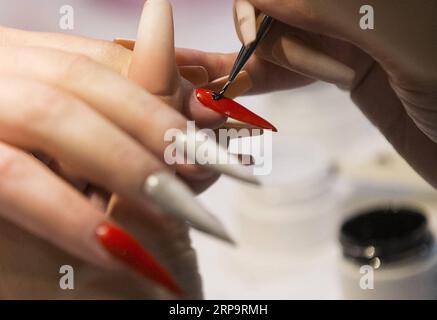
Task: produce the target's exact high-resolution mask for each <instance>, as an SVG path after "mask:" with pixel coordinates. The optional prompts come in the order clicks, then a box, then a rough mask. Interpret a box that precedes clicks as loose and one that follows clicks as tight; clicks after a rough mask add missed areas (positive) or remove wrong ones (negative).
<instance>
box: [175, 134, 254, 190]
mask: <svg viewBox="0 0 437 320" xmlns="http://www.w3.org/2000/svg"><path fill="white" fill-rule="evenodd" d="M175 147H176V149H177V152H178V154H179V155H181V156H185V157H187V159H188V161H189V162H190V163H192V164H194V163H195V164H198V165H201V166H202V167H205V168H207V169H210V170H213V171H215V172H217V173H221V174H224V175H227V176H229V177H232V178H235V179H238V180H241V181H244V182H248V183H251V184H255V185H260V182H259V180H258V179H257V178H256V177H255V176H254V175H253V173H252V170H251V169H250V168H248V167H246V166H243V165H242V164H241V163H240V161H239V160H238V157H237V156H235V155H233V154H231V153H230V152H229V151H228V150H227V149H226V148H225V147H223V146H222V145H220V144H218V143H217V142H216V140H215V139H212V138H211V137H209V136H208V135H207V134H206V133H203V132H201V131H199V130H194V129H193V130H188V131H182V132H181V133H180V134H179V135H177V136H176V139H175ZM206 150H207V152H206V153H207V154H208V155H215V157H214V159H211V160H214V161H208V160H209V159H203V158H201V156H202V155H203V154H204V153H205V151H206Z"/></svg>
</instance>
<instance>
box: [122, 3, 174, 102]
mask: <svg viewBox="0 0 437 320" xmlns="http://www.w3.org/2000/svg"><path fill="white" fill-rule="evenodd" d="M145 70H147V72H145ZM129 78H130V79H132V80H133V81H135V82H137V83H138V84H140V85H141V86H142V87H143V88H146V89H147V90H148V91H149V92H150V93H152V94H155V95H158V96H161V97H170V96H172V95H174V94H175V93H176V90H178V89H179V74H178V70H177V67H176V60H175V53H174V32H173V14H172V8H171V5H170V3H169V2H168V1H167V0H149V1H146V3H145V4H144V9H143V13H142V17H141V20H140V25H139V28H138V41H137V43H136V44H135V47H134V53H133V57H132V61H131V65H130V68H129Z"/></svg>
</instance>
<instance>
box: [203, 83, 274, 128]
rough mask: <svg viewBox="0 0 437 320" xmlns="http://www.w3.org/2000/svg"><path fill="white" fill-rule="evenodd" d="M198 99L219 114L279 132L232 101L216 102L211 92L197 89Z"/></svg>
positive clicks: (224, 99) (227, 99)
mask: <svg viewBox="0 0 437 320" xmlns="http://www.w3.org/2000/svg"><path fill="white" fill-rule="evenodd" d="M196 97H197V99H198V100H199V101H200V102H201V103H202V104H203V105H204V106H206V107H208V108H210V109H212V110H214V111H217V112H219V113H223V114H225V115H227V116H228V117H230V118H233V119H236V120H239V121H243V122H246V123H249V124H252V125H254V126H257V127H260V128H263V129H270V130H272V131H274V132H277V131H278V130H277V129H276V128H275V127H274V126H273V125H272V124H271V123H270V122H268V121H267V120H264V119H263V118H261V117H260V116H258V115H256V114H255V113H253V112H252V111H250V110H248V109H246V108H245V107H243V106H242V105H241V104H239V103H238V102H235V101H234V100H232V99H229V98H226V97H223V98H220V99H218V100H215V99H214V98H213V92H212V91H211V90H207V89H196Z"/></svg>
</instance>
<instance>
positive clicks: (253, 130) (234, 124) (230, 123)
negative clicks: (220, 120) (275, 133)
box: [219, 119, 264, 136]
mask: <svg viewBox="0 0 437 320" xmlns="http://www.w3.org/2000/svg"><path fill="white" fill-rule="evenodd" d="M219 129H236V130H240V129H247V130H249V132H250V134H249V135H248V136H260V135H262V134H263V133H264V130H263V129H260V128H259V127H256V126H254V125H251V124H248V123H245V122H241V121H238V120H235V119H228V120H227V121H226V122H225V123H224V124H223V125H222V126H221V127H220V128H219Z"/></svg>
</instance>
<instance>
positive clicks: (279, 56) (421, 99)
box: [177, 0, 437, 187]
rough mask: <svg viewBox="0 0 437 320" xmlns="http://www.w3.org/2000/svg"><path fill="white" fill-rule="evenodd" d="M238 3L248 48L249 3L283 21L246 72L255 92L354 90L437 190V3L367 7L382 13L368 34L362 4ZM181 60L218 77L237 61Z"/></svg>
mask: <svg viewBox="0 0 437 320" xmlns="http://www.w3.org/2000/svg"><path fill="white" fill-rule="evenodd" d="M237 2H238V3H240V4H239V5H238V6H236V7H235V17H236V25H237V26H238V30H239V31H238V33H239V34H240V37H241V39H242V40H244V41H245V42H250V41H251V40H252V39H253V32H252V31H250V29H251V28H252V29H253V26H254V24H255V22H254V21H255V17H254V16H253V15H254V12H255V10H252V9H251V7H250V5H249V6H248V5H247V4H248V2H250V3H251V4H253V5H254V6H255V7H256V9H257V10H259V11H261V12H263V13H265V14H268V15H270V16H272V17H274V18H275V19H276V20H277V22H276V23H275V24H274V25H273V26H272V29H271V30H270V32H269V33H268V35H267V37H266V38H265V39H264V40H263V42H262V44H261V46H260V48H259V49H258V50H257V57H255V58H254V59H253V60H252V61H251V62H250V63H249V64H248V66H247V68H246V70H247V71H248V73H249V74H250V75H251V78H252V81H253V84H254V86H253V89H252V91H251V93H259V92H266V91H273V90H280V89H288V88H295V87H298V86H302V85H305V84H308V83H310V82H312V81H313V79H319V80H324V81H327V82H331V83H334V84H337V85H339V86H340V87H342V88H347V89H348V90H350V91H351V96H352V99H353V101H354V102H355V103H356V104H357V105H358V106H359V107H360V109H361V110H362V111H363V113H364V114H365V115H366V116H367V117H368V118H369V119H370V120H371V121H372V122H373V123H374V124H375V125H376V126H377V127H378V128H379V129H380V131H381V132H382V133H383V134H384V135H385V136H386V138H387V139H388V141H389V142H390V143H391V144H392V145H393V146H394V147H395V148H396V149H397V151H398V152H399V153H400V154H401V155H402V156H403V157H404V158H405V159H406V160H407V161H408V162H409V163H410V165H411V166H412V167H413V168H414V169H415V170H416V171H417V172H418V173H419V174H421V175H422V176H423V177H424V178H425V179H426V180H427V181H428V182H429V183H430V184H432V185H433V186H434V187H437V171H436V170H435V165H434V162H435V159H437V145H436V144H437V89H436V88H437V72H436V70H437V60H436V59H435V57H436V56H437V46H436V45H435V43H436V42H435V34H436V32H437V25H436V24H435V23H434V21H435V16H436V15H437V4H436V2H435V1H432V0H431V1H413V0H410V1H404V2H403V3H402V5H396V6H393V4H392V3H391V2H390V1H376V0H372V1H367V2H366V4H368V5H372V6H373V8H374V11H375V16H376V18H375V19H376V22H375V29H374V30H361V29H360V27H359V18H360V15H359V9H360V6H361V5H362V2H361V1H357V0H340V1H325V0H313V1H295V0H249V1H247V0H238V1H237ZM241 2H244V4H243V5H241ZM247 30H249V32H248V31H247ZM242 33H244V34H245V36H244V37H245V38H246V39H243V36H242ZM177 58H178V62H179V63H181V64H182V63H185V64H196V65H203V66H204V67H206V69H207V70H208V73H209V75H210V76H211V77H218V76H222V75H225V74H226V73H227V72H228V71H229V69H230V67H231V65H232V63H233V61H234V59H235V54H233V55H222V54H207V53H202V52H198V51H191V50H186V49H183V50H179V51H178V56H177Z"/></svg>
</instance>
